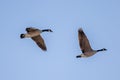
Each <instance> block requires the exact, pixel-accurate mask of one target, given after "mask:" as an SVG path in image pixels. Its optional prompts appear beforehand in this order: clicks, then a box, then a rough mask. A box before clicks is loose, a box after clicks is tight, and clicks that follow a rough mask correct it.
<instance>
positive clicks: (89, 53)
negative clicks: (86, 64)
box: [76, 28, 107, 58]
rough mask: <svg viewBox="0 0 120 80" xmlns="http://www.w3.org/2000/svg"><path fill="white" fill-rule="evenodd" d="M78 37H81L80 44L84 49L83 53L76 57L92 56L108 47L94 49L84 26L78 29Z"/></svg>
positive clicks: (82, 49)
mask: <svg viewBox="0 0 120 80" xmlns="http://www.w3.org/2000/svg"><path fill="white" fill-rule="evenodd" d="M78 39H79V45H80V48H81V51H82V54H80V55H78V56H76V58H81V57H90V56H92V55H94V54H96V53H97V52H99V51H106V50H107V49H105V48H103V49H99V50H93V49H92V48H91V46H90V44H89V40H88V39H87V37H86V35H85V33H84V32H83V30H82V28H80V29H79V30H78Z"/></svg>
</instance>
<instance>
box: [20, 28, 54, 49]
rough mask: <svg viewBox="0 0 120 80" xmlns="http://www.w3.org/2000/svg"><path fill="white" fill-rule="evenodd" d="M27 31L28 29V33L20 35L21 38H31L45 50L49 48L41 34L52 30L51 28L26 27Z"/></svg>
mask: <svg viewBox="0 0 120 80" xmlns="http://www.w3.org/2000/svg"><path fill="white" fill-rule="evenodd" d="M26 31H27V33H26V34H21V35H20V38H21V39H23V38H31V39H32V40H33V41H34V42H35V43H36V44H37V45H38V46H39V47H40V48H41V49H42V50H43V51H46V50H47V48H46V45H45V42H44V39H43V38H42V37H41V35H40V34H41V33H42V32H52V30H51V29H44V30H40V29H36V28H32V27H28V28H26Z"/></svg>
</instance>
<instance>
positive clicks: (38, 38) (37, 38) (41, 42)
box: [32, 35, 47, 51]
mask: <svg viewBox="0 0 120 80" xmlns="http://www.w3.org/2000/svg"><path fill="white" fill-rule="evenodd" d="M32 40H33V41H35V43H36V44H37V45H38V46H39V47H40V48H41V49H42V50H44V51H46V50H47V48H46V45H45V42H44V40H43V38H42V37H41V36H40V35H38V36H35V37H32Z"/></svg>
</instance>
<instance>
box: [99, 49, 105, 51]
mask: <svg viewBox="0 0 120 80" xmlns="http://www.w3.org/2000/svg"><path fill="white" fill-rule="evenodd" d="M100 51H105V49H99V50H97V52H100Z"/></svg>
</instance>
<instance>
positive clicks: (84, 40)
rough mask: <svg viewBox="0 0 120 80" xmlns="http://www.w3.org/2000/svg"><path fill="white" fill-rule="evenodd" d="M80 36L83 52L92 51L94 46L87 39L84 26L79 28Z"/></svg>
mask: <svg viewBox="0 0 120 80" xmlns="http://www.w3.org/2000/svg"><path fill="white" fill-rule="evenodd" d="M78 38H79V45H80V48H81V50H82V52H83V53H84V52H87V51H91V50H92V48H91V46H90V44H89V40H88V39H87V37H86V35H85V33H84V32H83V30H82V28H80V29H79V30H78Z"/></svg>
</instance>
